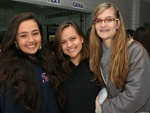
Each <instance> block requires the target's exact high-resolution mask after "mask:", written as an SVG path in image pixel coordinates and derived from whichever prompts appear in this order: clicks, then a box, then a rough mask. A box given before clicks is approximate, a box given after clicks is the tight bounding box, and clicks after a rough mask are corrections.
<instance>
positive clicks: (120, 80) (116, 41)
mask: <svg viewBox="0 0 150 113" xmlns="http://www.w3.org/2000/svg"><path fill="white" fill-rule="evenodd" d="M108 8H111V9H112V10H113V11H114V14H115V16H116V18H118V19H119V20H120V27H119V29H118V30H117V32H116V35H115V36H114V38H113V48H112V54H111V57H110V59H109V62H110V67H109V78H110V80H111V82H112V83H113V84H114V85H115V86H116V87H117V88H119V87H122V86H124V85H125V83H126V76H127V73H128V69H129V61H128V55H127V54H128V52H127V42H128V40H130V39H127V37H126V33H125V29H124V24H123V19H122V16H121V14H120V12H119V10H118V8H117V7H116V6H115V5H113V4H110V3H102V4H100V5H99V6H98V7H97V8H96V9H95V12H94V18H93V21H94V20H95V19H96V18H97V16H98V15H99V14H100V13H102V12H103V11H104V10H106V9H108ZM102 54H103V52H102V39H101V37H99V36H98V34H97V33H96V29H95V24H93V26H92V31H91V35H90V68H91V70H92V71H93V72H94V78H95V79H97V78H98V80H99V84H100V85H102V83H103V80H102V77H101V73H100V61H101V57H102ZM107 64H108V63H107ZM95 79H94V80H95Z"/></svg>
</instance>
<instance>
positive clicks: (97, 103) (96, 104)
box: [95, 95, 100, 108]
mask: <svg viewBox="0 0 150 113" xmlns="http://www.w3.org/2000/svg"><path fill="white" fill-rule="evenodd" d="M99 97H100V95H98V96H97V97H96V100H95V106H96V108H97V107H98V106H100V103H99V101H98V99H99Z"/></svg>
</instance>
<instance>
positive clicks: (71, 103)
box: [53, 20, 100, 113]
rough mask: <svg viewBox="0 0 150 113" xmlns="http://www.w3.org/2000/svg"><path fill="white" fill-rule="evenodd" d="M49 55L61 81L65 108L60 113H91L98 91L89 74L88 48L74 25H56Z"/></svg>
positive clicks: (90, 73)
mask: <svg viewBox="0 0 150 113" xmlns="http://www.w3.org/2000/svg"><path fill="white" fill-rule="evenodd" d="M53 52H54V54H55V55H56V57H57V59H58V60H59V62H60V65H61V68H62V70H63V75H64V78H65V82H64V89H65V91H66V104H65V108H64V110H63V113H94V112H95V98H96V96H97V94H98V92H99V90H100V87H99V86H97V82H96V80H94V74H93V72H91V71H90V68H89V63H88V60H89V51H88V46H87V43H86V42H85V37H84V35H83V33H82V31H81V29H80V28H79V26H78V25H77V24H76V23H74V22H73V21H70V20H68V21H65V22H63V23H62V24H60V25H59V27H58V29H57V31H56V33H55V39H54V43H53Z"/></svg>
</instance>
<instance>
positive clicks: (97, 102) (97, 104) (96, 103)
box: [95, 95, 108, 107]
mask: <svg viewBox="0 0 150 113" xmlns="http://www.w3.org/2000/svg"><path fill="white" fill-rule="evenodd" d="M99 97H100V95H98V96H97V97H96V100H95V106H96V107H98V106H100V103H99V101H98V99H99ZM107 101H108V98H106V99H105V101H104V102H107Z"/></svg>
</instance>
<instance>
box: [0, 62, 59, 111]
mask: <svg viewBox="0 0 150 113" xmlns="http://www.w3.org/2000/svg"><path fill="white" fill-rule="evenodd" d="M31 61H32V63H33V66H34V71H35V76H36V78H37V81H38V83H39V86H40V89H41V94H42V97H43V108H42V111H41V113H61V110H60V109H59V108H58V104H57V100H56V97H55V95H54V94H53V90H52V86H51V83H50V81H49V78H48V76H47V75H46V74H45V73H44V72H43V70H42V69H41V68H40V67H39V65H38V64H37V63H36V61H34V60H31ZM6 92H7V91H6ZM0 110H1V111H0V113H1V112H2V113H25V111H24V109H23V106H22V105H21V104H18V103H17V104H15V102H14V97H13V96H12V93H9V94H5V97H4V98H0Z"/></svg>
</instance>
